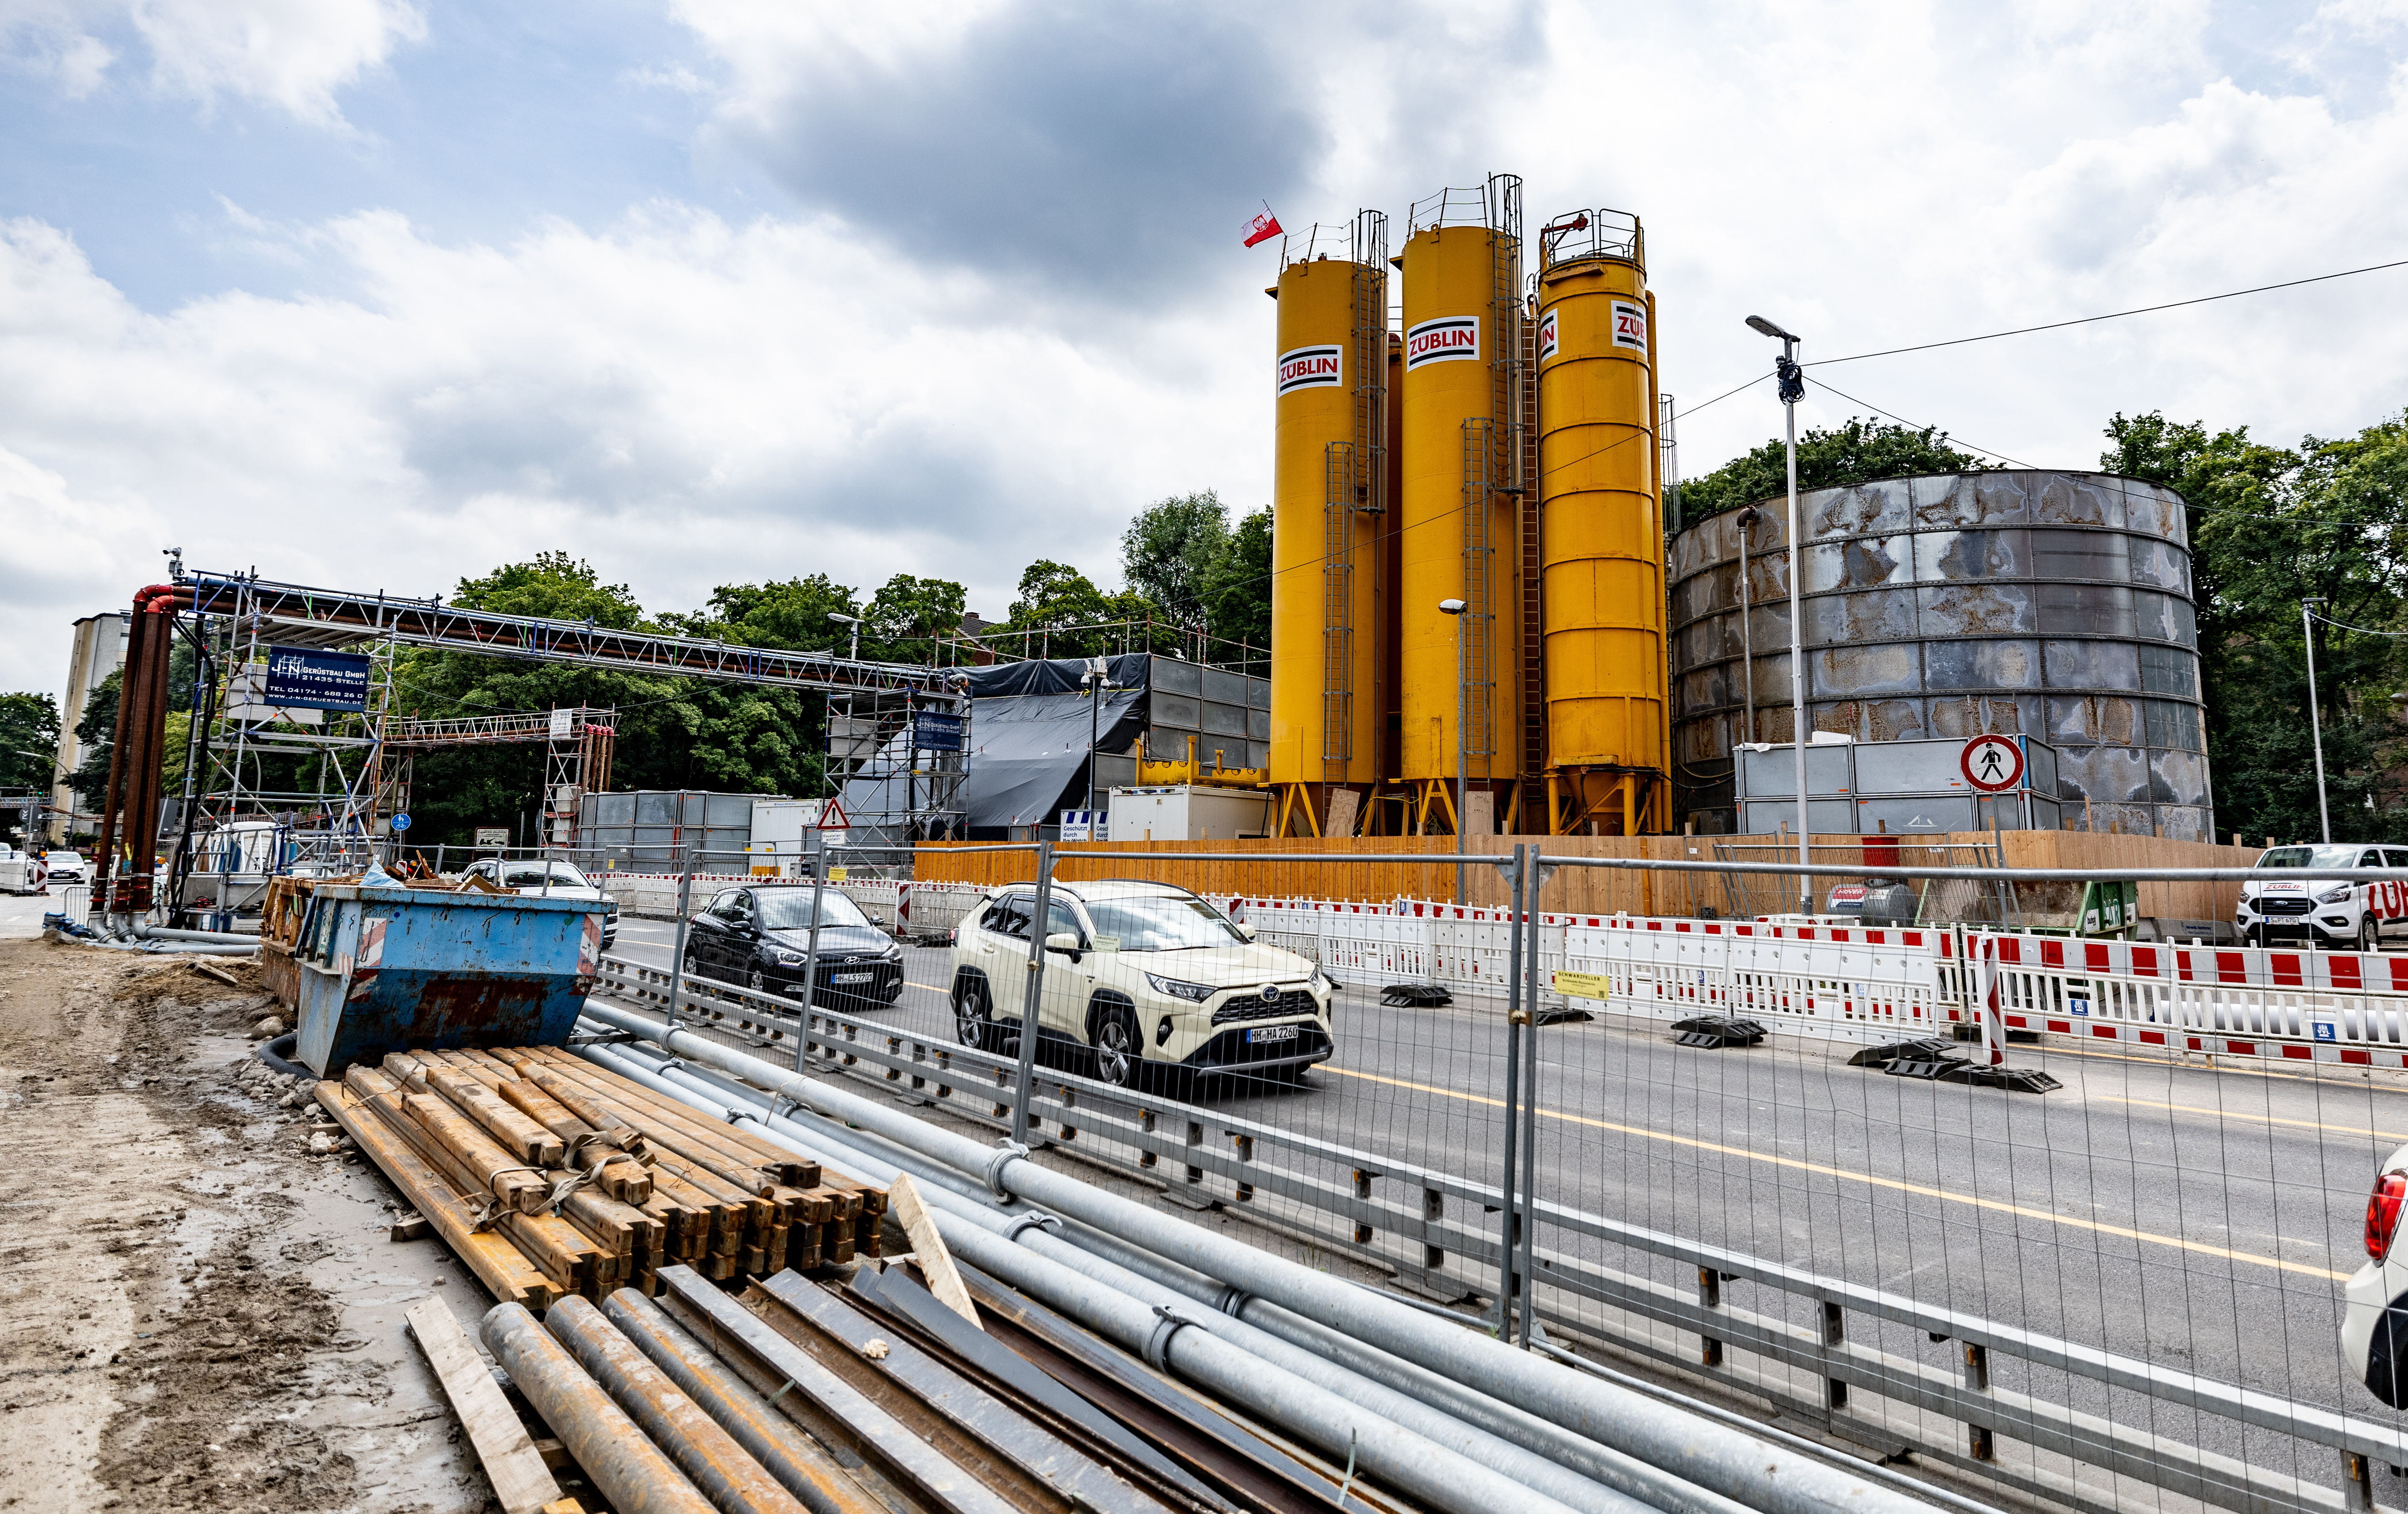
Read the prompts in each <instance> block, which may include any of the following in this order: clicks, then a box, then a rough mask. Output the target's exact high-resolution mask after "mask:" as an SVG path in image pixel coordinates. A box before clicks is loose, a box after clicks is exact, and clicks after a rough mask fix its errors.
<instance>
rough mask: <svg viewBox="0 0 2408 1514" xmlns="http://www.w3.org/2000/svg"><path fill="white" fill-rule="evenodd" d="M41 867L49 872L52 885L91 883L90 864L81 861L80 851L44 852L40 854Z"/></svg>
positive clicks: (81, 854)
mask: <svg viewBox="0 0 2408 1514" xmlns="http://www.w3.org/2000/svg"><path fill="white" fill-rule="evenodd" d="M42 865H43V866H45V867H47V868H49V869H50V881H51V882H53V883H89V882H91V881H92V864H90V863H87V862H85V861H84V860H83V853H82V852H80V851H46V852H44V853H42Z"/></svg>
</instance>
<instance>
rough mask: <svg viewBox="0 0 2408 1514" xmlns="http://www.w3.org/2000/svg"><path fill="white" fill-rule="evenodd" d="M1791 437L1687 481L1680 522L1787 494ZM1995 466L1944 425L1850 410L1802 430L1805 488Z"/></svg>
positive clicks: (1800, 447)
mask: <svg viewBox="0 0 2408 1514" xmlns="http://www.w3.org/2000/svg"><path fill="white" fill-rule="evenodd" d="M1788 452H1789V449H1788V444H1787V443H1786V442H1785V440H1784V439H1783V438H1781V437H1779V436H1775V437H1773V438H1772V439H1771V440H1770V441H1768V442H1766V443H1765V444H1764V445H1763V446H1761V447H1758V448H1756V449H1755V450H1752V451H1746V452H1742V453H1741V454H1740V455H1739V456H1737V457H1735V458H1732V459H1731V460H1730V461H1729V462H1727V463H1726V464H1723V465H1722V466H1721V467H1718V468H1716V469H1714V470H1713V472H1712V473H1709V474H1706V475H1705V476H1704V477H1702V478H1691V479H1687V480H1685V481H1684V482H1683V483H1682V485H1681V524H1683V525H1687V524H1688V523H1690V522H1691V521H1702V520H1704V519H1705V518H1706V517H1707V516H1709V515H1714V514H1718V513H1720V512H1721V511H1724V510H1735V509H1737V508H1739V507H1741V506H1742V505H1755V504H1759V503H1761V502H1763V501H1765V500H1768V499H1782V498H1785V497H1787V495H1788V493H1789V462H1788ZM1988 466H1990V464H1988V463H1985V462H1984V461H1983V460H1982V459H1981V458H1979V457H1977V456H1975V455H1974V454H1972V453H1971V452H1967V451H1962V450H1958V449H1957V448H1954V447H1951V446H1949V445H1948V433H1946V432H1944V431H1942V430H1939V429H1938V428H1937V427H1933V426H1926V427H1924V428H1923V429H1921V430H1919V431H1918V430H1916V429H1915V428H1914V427H1913V426H1901V425H1896V424H1893V423H1891V422H1890V421H1871V420H1864V419H1860V418H1856V417H1851V418H1850V419H1849V420H1848V421H1846V422H1844V423H1843V424H1841V425H1838V426H1834V427H1832V428H1830V429H1828V430H1826V429H1823V428H1821V427H1815V428H1813V429H1811V430H1809V431H1808V432H1807V433H1806V435H1804V436H1800V437H1799V438H1798V492H1799V493H1801V494H1802V493H1805V492H1806V491H1807V490H1810V489H1836V488H1838V487H1840V486H1841V485H1842V484H1853V483H1870V482H1871V481H1872V480H1874V479H1876V478H1905V477H1907V476H1909V475H1912V474H1917V473H1969V472H1972V471H1974V470H1976V469H1981V468H1986V467H1988Z"/></svg>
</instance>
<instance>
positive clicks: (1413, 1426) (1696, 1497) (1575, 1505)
mask: <svg viewBox="0 0 2408 1514" xmlns="http://www.w3.org/2000/svg"><path fill="white" fill-rule="evenodd" d="M581 1050H585V1051H587V1052H588V1053H589V1055H590V1054H591V1053H592V1051H594V1050H598V1049H595V1048H581ZM634 1060H635V1059H633V1058H630V1057H624V1056H623V1057H613V1058H612V1059H611V1061H610V1062H607V1063H606V1062H603V1061H601V1060H600V1059H598V1058H597V1059H595V1061H596V1064H597V1065H603V1066H615V1065H616V1064H624V1063H631V1062H633V1061H634ZM664 1076H665V1077H666V1078H667V1079H668V1080H669V1081H670V1082H671V1083H673V1084H675V1085H680V1086H681V1087H682V1089H683V1092H684V1093H685V1094H686V1095H687V1096H688V1102H690V1103H691V1104H692V1105H693V1106H694V1107H696V1108H702V1109H713V1108H720V1107H724V1106H722V1105H720V1104H719V1103H718V1102H717V1099H716V1098H714V1097H713V1096H712V1095H714V1094H717V1095H721V1096H730V1097H741V1098H745V1099H746V1100H747V1101H748V1102H749V1101H750V1098H751V1095H739V1094H736V1093H734V1092H733V1091H726V1090H720V1089H717V1088H715V1087H712V1086H711V1085H710V1084H707V1083H704V1082H703V1080H702V1079H699V1078H695V1076H694V1075H693V1074H692V1073H690V1072H687V1071H685V1070H683V1069H673V1070H669V1071H667V1072H666V1073H665V1074H664ZM697 1084H698V1085H700V1086H699V1087H695V1086H691V1085H697ZM760 1096H761V1097H763V1098H766V1097H767V1095H766V1094H764V1095H760ZM846 1134H848V1135H858V1134H859V1133H858V1132H848V1133H846ZM768 1135H769V1138H770V1139H772V1140H776V1141H779V1142H780V1143H781V1144H782V1145H786V1146H790V1147H792V1148H793V1149H795V1150H799V1151H807V1152H809V1153H810V1154H811V1155H814V1156H819V1157H823V1158H826V1159H830V1160H832V1161H834V1162H835V1163H837V1164H839V1165H850V1166H853V1167H855V1168H857V1169H859V1170H857V1171H856V1173H855V1176H857V1177H862V1178H868V1179H870V1180H872V1181H889V1180H891V1178H892V1175H893V1174H894V1173H895V1172H896V1171H897V1170H899V1169H898V1168H896V1166H895V1165H893V1164H890V1163H887V1162H883V1161H881V1160H878V1159H877V1158H876V1157H875V1156H874V1155H873V1154H872V1153H869V1152H867V1151H864V1150H861V1149H860V1147H859V1146H857V1145H855V1144H853V1143H852V1142H848V1141H844V1140H842V1139H839V1138H832V1137H831V1136H830V1135H829V1134H828V1133H826V1132H824V1131H819V1130H815V1129H812V1128H810V1127H809V1126H804V1125H800V1124H798V1123H796V1121H791V1120H789V1119H786V1118H784V1117H779V1118H777V1119H776V1120H774V1121H771V1124H770V1128H769V1131H768ZM922 1197H923V1198H925V1200H926V1201H927V1203H928V1207H929V1208H930V1210H931V1211H932V1212H933V1214H934V1216H935V1218H936V1221H937V1227H938V1230H939V1233H940V1234H941V1235H943V1236H944V1238H945V1243H946V1244H947V1245H948V1246H952V1247H953V1248H954V1250H957V1251H960V1252H961V1253H962V1254H963V1255H965V1256H967V1255H968V1254H969V1253H968V1250H965V1246H966V1245H968V1244H970V1243H966V1242H965V1241H964V1240H963V1238H962V1237H963V1234H964V1227H965V1226H975V1227H976V1228H977V1229H978V1230H979V1231H981V1232H982V1233H984V1234H985V1235H991V1236H993V1238H995V1239H996V1240H997V1241H1003V1242H1007V1243H1010V1242H1014V1241H1016V1242H1017V1243H1018V1244H1019V1245H1021V1246H1023V1247H1025V1248H1026V1249H1027V1250H1030V1251H1033V1252H1035V1253H1036V1254H1037V1255H1039V1257H1041V1258H1043V1259H1044V1260H1045V1261H1047V1262H1049V1263H1051V1264H1054V1266H1057V1267H1061V1268H1065V1269H1067V1270H1068V1271H1070V1272H1072V1273H1075V1274H1077V1275H1078V1276H1079V1277H1081V1278H1084V1279H1086V1281H1087V1282H1089V1283H1092V1284H1094V1285H1096V1286H1097V1287H1098V1288H1102V1289H1106V1290H1109V1291H1111V1293H1113V1294H1114V1295H1116V1296H1117V1297H1119V1298H1121V1299H1123V1300H1125V1301H1127V1302H1128V1303H1131V1304H1134V1305H1136V1306H1137V1307H1140V1308H1141V1309H1148V1310H1158V1309H1162V1308H1169V1309H1174V1310H1178V1311H1180V1312H1182V1313H1187V1312H1189V1311H1188V1310H1187V1306H1188V1305H1190V1304H1192V1303H1195V1302H1197V1300H1194V1299H1191V1298H1190V1297H1188V1296H1186V1295H1184V1294H1183V1293H1180V1292H1178V1291H1177V1290H1175V1289H1172V1288H1169V1287H1167V1286H1165V1285H1163V1284H1161V1283H1159V1282H1156V1281H1154V1280H1153V1279H1152V1278H1146V1277H1144V1276H1142V1275H1140V1274H1138V1273H1136V1272H1133V1271H1131V1270H1129V1269H1127V1268H1125V1267H1123V1266H1120V1265H1118V1264H1115V1263H1113V1262H1111V1261H1108V1260H1106V1259H1105V1258H1102V1257H1099V1256H1097V1255H1094V1254H1093V1253H1091V1252H1089V1251H1086V1250H1082V1249H1081V1248H1080V1247H1078V1246H1075V1245H1073V1244H1071V1243H1070V1242H1068V1241H1066V1240H1061V1239H1057V1238H1055V1237H1054V1236H1052V1235H1047V1234H1046V1233H1045V1231H1044V1230H1043V1229H1042V1228H1041V1227H1035V1226H1025V1225H1023V1226H1019V1227H1017V1234H1010V1233H1011V1232H1012V1231H1013V1230H1014V1229H1015V1226H1014V1223H1013V1218H1012V1217H1011V1216H1009V1215H1006V1214H1003V1213H1001V1212H999V1211H998V1210H997V1209H996V1207H994V1205H992V1204H991V1203H981V1202H980V1201H978V1200H976V1199H973V1198H970V1197H968V1196H965V1195H963V1194H961V1193H956V1192H953V1190H952V1189H950V1188H946V1187H931V1188H925V1189H923V1190H922ZM997 1276H1001V1274H1000V1273H998V1274H997ZM1087 1296H1089V1295H1083V1294H1082V1296H1081V1299H1080V1300H1078V1301H1074V1302H1070V1303H1065V1304H1062V1305H1059V1306H1057V1307H1061V1308H1063V1309H1064V1310H1065V1311H1066V1312H1068V1313H1071V1314H1073V1315H1077V1316H1079V1317H1080V1318H1082V1319H1084V1318H1085V1316H1084V1315H1083V1314H1082V1313H1081V1304H1082V1302H1083V1301H1084V1299H1085V1298H1086V1297H1087ZM1204 1302H1205V1303H1206V1305H1207V1307H1204V1308H1200V1309H1196V1310H1194V1311H1192V1318H1193V1319H1194V1321H1195V1322H1196V1324H1197V1326H1199V1327H1200V1328H1202V1329H1205V1330H1208V1331H1210V1332H1211V1334H1213V1335H1216V1336H1218V1337H1220V1338H1221V1339H1223V1340H1224V1341H1226V1343H1228V1344H1229V1345H1231V1346H1233V1347H1235V1348H1236V1349H1238V1350H1241V1351H1244V1352H1246V1353H1247V1354H1249V1355H1252V1356H1254V1357H1256V1358H1258V1359H1259V1360H1260V1361H1262V1362H1264V1363H1267V1364H1269V1365H1270V1366H1272V1367H1274V1368H1277V1369H1279V1370H1280V1371H1283V1372H1285V1373H1288V1374H1290V1375H1292V1376H1294V1377H1296V1378H1299V1379H1301V1380H1302V1381H1303V1382H1305V1383H1306V1384H1309V1385H1311V1386H1312V1387H1314V1388H1317V1389H1320V1390H1321V1391H1323V1392H1325V1393H1334V1394H1336V1395H1338V1396H1339V1397H1340V1398H1343V1399H1345V1400H1347V1401H1348V1402H1349V1403H1351V1404H1354V1405H1355V1406H1357V1407H1361V1408H1363V1409H1367V1410H1369V1412H1371V1413H1373V1414H1377V1415H1379V1416H1381V1417H1382V1418H1383V1419H1386V1420H1389V1421H1394V1422H1395V1423H1396V1424H1397V1425H1398V1428H1400V1429H1402V1430H1404V1431H1406V1432H1407V1433H1409V1434H1411V1435H1418V1436H1420V1437H1422V1438H1423V1439H1424V1440H1426V1441H1428V1442H1429V1443H1430V1444H1431V1445H1432V1446H1433V1447H1435V1448H1438V1449H1440V1450H1445V1451H1448V1452H1451V1453H1453V1454H1455V1455H1458V1456H1461V1457H1464V1458H1465V1459H1466V1460H1468V1461H1470V1462H1472V1463H1475V1464H1478V1465H1481V1466H1484V1467H1486V1468H1487V1469H1489V1470H1490V1471H1492V1472H1495V1473H1497V1474H1498V1476H1500V1477H1503V1478H1508V1479H1510V1480H1511V1481H1512V1482H1514V1483H1516V1484H1519V1485H1520V1486H1522V1487H1525V1488H1527V1489H1530V1490H1532V1491H1533V1492H1535V1493H1541V1494H1543V1495H1545V1496H1546V1497H1549V1498H1552V1499H1555V1500H1556V1501H1558V1502H1559V1503H1561V1504H1562V1505H1564V1506H1565V1507H1568V1508H1572V1509H1578V1510H1582V1511H1584V1514H1648V1511H1649V1510H1650V1509H1651V1508H1654V1509H1662V1510H1666V1511H1668V1514H1742V1510H1740V1508H1739V1507H1738V1506H1737V1505H1734V1504H1732V1503H1730V1502H1729V1501H1728V1500H1727V1499H1722V1498H1717V1497H1715V1496H1714V1495H1713V1494H1712V1493H1703V1492H1702V1490H1699V1489H1694V1488H1683V1487H1681V1486H1680V1485H1678V1484H1677V1482H1676V1481H1675V1479H1672V1478H1668V1477H1667V1476H1665V1474H1663V1473H1661V1472H1657V1471H1656V1469H1655V1468H1653V1467H1647V1466H1644V1465H1641V1464H1631V1465H1630V1466H1629V1467H1627V1468H1626V1469H1625V1470H1626V1472H1629V1473H1635V1474H1637V1475H1636V1476H1626V1477H1625V1478H1623V1479H1622V1481H1618V1482H1613V1483H1610V1484H1606V1485H1600V1483H1599V1482H1598V1481H1595V1480H1591V1479H1590V1478H1585V1477H1584V1476H1582V1475H1581V1474H1579V1473H1578V1472H1575V1471H1572V1470H1570V1469H1569V1468H1567V1467H1566V1466H1564V1465H1562V1464H1558V1463H1555V1462H1552V1461H1549V1460H1547V1459H1546V1458H1545V1457H1543V1456H1539V1455H1534V1454H1532V1453H1531V1452H1530V1451H1528V1450H1524V1449H1523V1448H1521V1447H1519V1446H1515V1445H1512V1444H1511V1443H1509V1442H1507V1441H1506V1440H1504V1439H1502V1438H1501V1437H1499V1436H1497V1435H1492V1434H1490V1433H1489V1432H1487V1431H1485V1430H1483V1429H1480V1428H1477V1427H1475V1426H1473V1425H1470V1424H1468V1423H1466V1422H1464V1421H1462V1420H1460V1419H1457V1418H1455V1417H1453V1416H1451V1415H1448V1414H1446V1413H1444V1412H1442V1411H1441V1410H1439V1409H1436V1408H1433V1407H1430V1406H1429V1405H1427V1404H1426V1403H1423V1402H1421V1401H1419V1400H1417V1399H1414V1398H1412V1397H1411V1396H1409V1395H1407V1394H1405V1393H1399V1392H1398V1391H1396V1390H1395V1389H1393V1388H1390V1387H1386V1386H1383V1385H1382V1384H1381V1383H1378V1382H1376V1381H1374V1380H1372V1379H1370V1378H1368V1377H1366V1376H1363V1375H1361V1374H1359V1373H1355V1372H1353V1371H1350V1370H1348V1369H1346V1368H1344V1367H1340V1366H1336V1365H1333V1364H1331V1363H1330V1362H1329V1361H1328V1360H1327V1359H1326V1358H1325V1357H1323V1356H1319V1355H1316V1354H1315V1353H1313V1352H1312V1351H1310V1350H1298V1349H1297V1347H1295V1346H1293V1345H1290V1344H1289V1343H1287V1342H1285V1341H1283V1340H1280V1339H1278V1338H1277V1337H1275V1336H1273V1335H1269V1334H1266V1333H1265V1332H1263V1331H1261V1330H1258V1329H1256V1328H1255V1327H1254V1326H1253V1325H1250V1324H1246V1323H1244V1322H1243V1321H1239V1320H1235V1319H1232V1318H1230V1317H1229V1316H1228V1315H1226V1314H1225V1313H1221V1312H1218V1310H1217V1308H1216V1307H1214V1306H1213V1304H1212V1302H1211V1301H1210V1300H1206V1301H1204ZM1089 1322H1090V1323H1092V1322H1093V1321H1089ZM1288 1428H1290V1429H1291V1430H1294V1431H1296V1432H1297V1433H1298V1434H1300V1435H1307V1436H1310V1435H1311V1434H1312V1425H1311V1424H1306V1425H1290V1426H1288ZM1558 1433H1559V1434H1560V1432H1558ZM1609 1454H1611V1453H1609ZM1626 1483H1641V1484H1652V1485H1653V1486H1652V1487H1651V1492H1653V1491H1658V1490H1660V1491H1662V1492H1665V1493H1672V1494H1675V1495H1676V1496H1674V1497H1672V1498H1670V1500H1667V1499H1663V1498H1656V1497H1653V1496H1649V1495H1648V1494H1647V1493H1640V1492H1639V1491H1638V1489H1637V1488H1636V1487H1632V1486H1626V1485H1625V1484H1626ZM1680 1494H1686V1495H1687V1496H1678V1495H1680ZM1642 1500H1643V1501H1642Z"/></svg>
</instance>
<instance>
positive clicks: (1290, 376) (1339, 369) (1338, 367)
mask: <svg viewBox="0 0 2408 1514" xmlns="http://www.w3.org/2000/svg"><path fill="white" fill-rule="evenodd" d="M1278 377H1279V393H1283V394H1285V393H1289V392H1291V391H1293V390H1298V389H1336V388H1338V387H1339V386H1340V385H1341V384H1343V383H1344V382H1345V381H1346V358H1345V353H1344V350H1342V349H1340V348H1336V347H1298V348H1292V349H1290V350H1287V351H1285V352H1282V353H1281V354H1280V355H1279V374H1278Z"/></svg>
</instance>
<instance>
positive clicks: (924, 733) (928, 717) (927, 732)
mask: <svg viewBox="0 0 2408 1514" xmlns="http://www.w3.org/2000/svg"><path fill="white" fill-rule="evenodd" d="M911 745H913V746H914V747H917V748H919V749H920V750H922V751H959V750H962V718H961V717H960V716H959V715H953V714H948V713H947V712H946V711H944V710H940V709H924V710H919V711H916V712H914V713H913V715H912V716H911Z"/></svg>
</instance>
